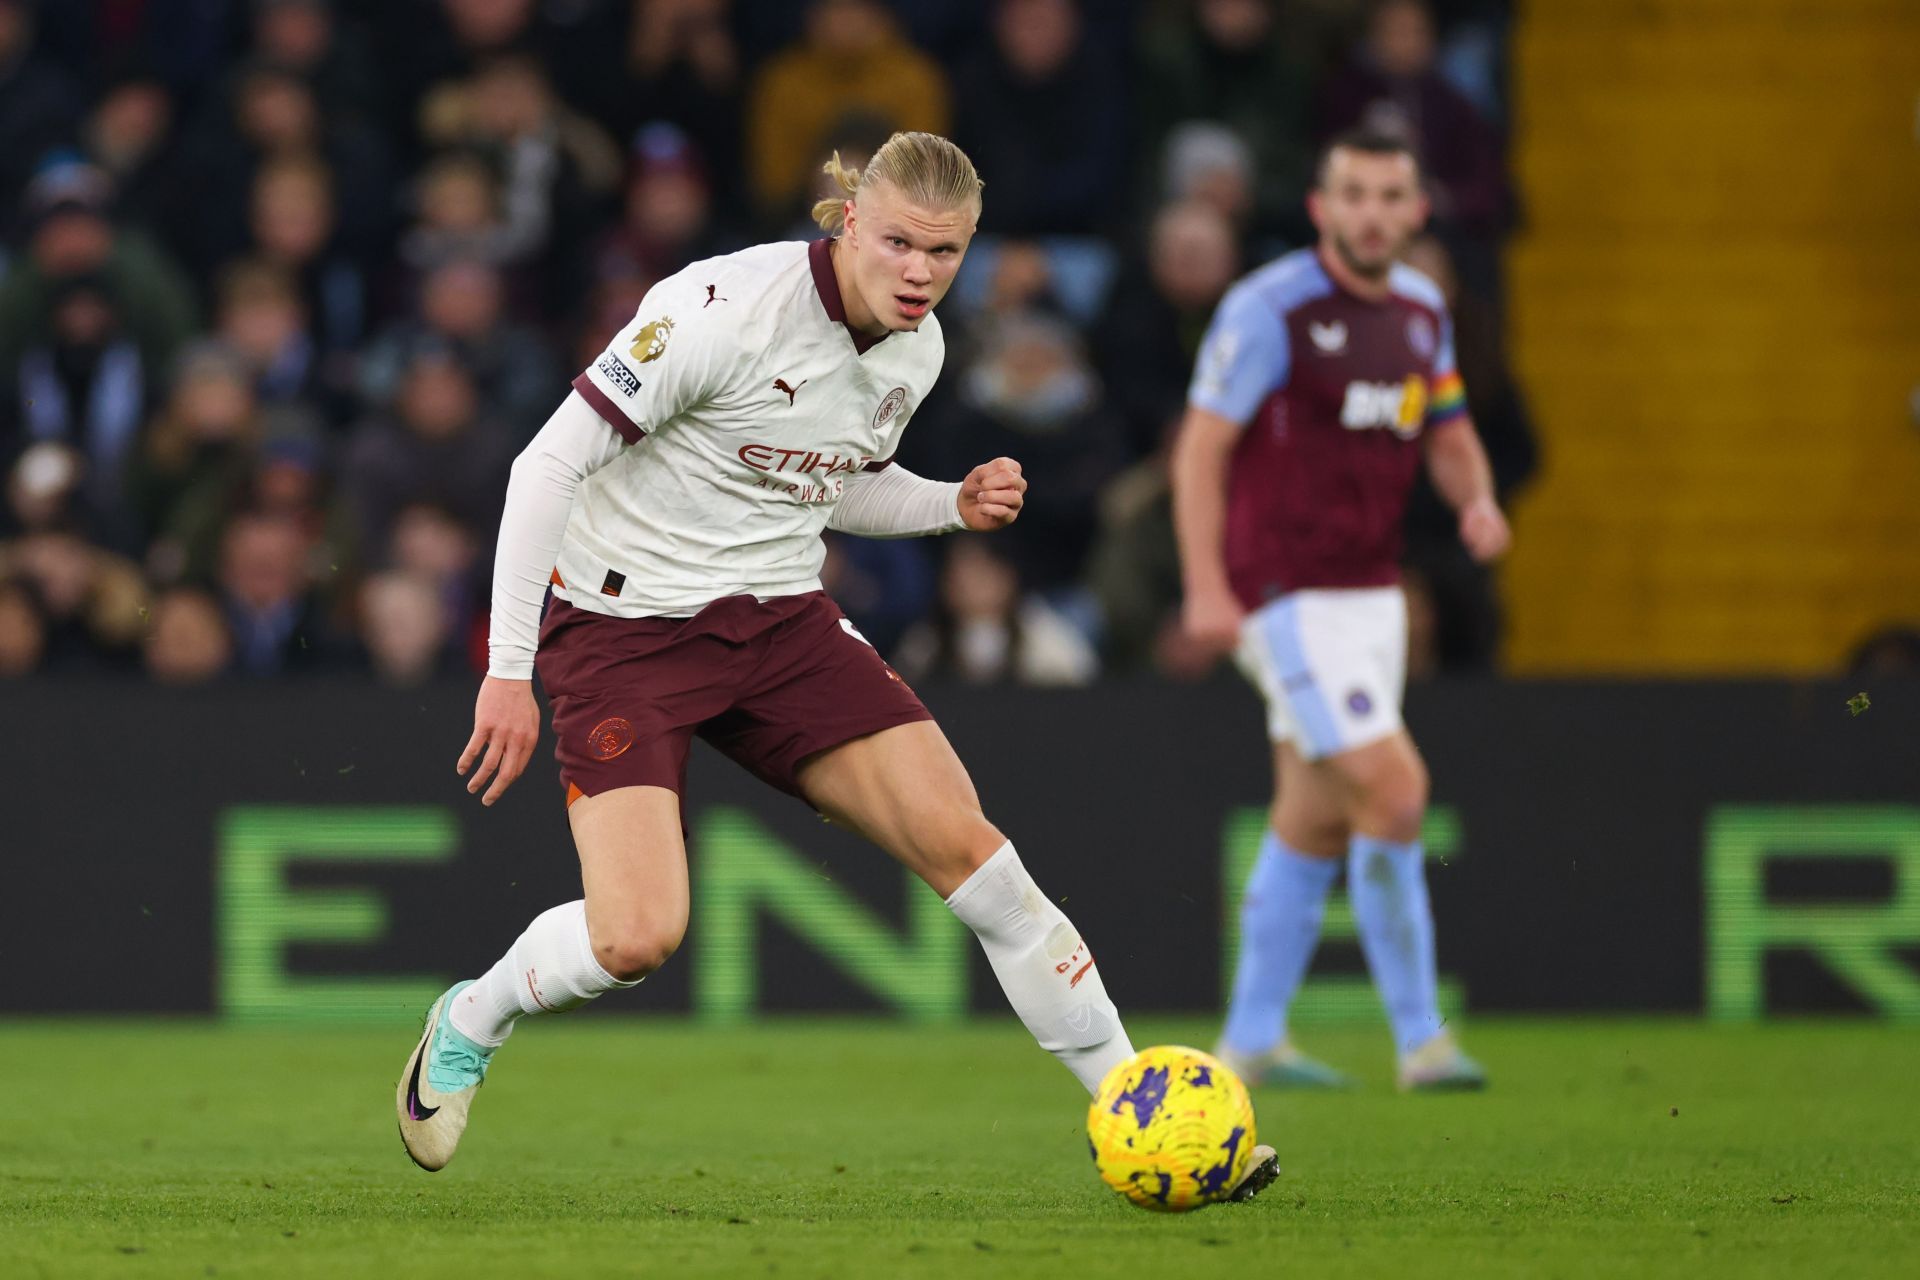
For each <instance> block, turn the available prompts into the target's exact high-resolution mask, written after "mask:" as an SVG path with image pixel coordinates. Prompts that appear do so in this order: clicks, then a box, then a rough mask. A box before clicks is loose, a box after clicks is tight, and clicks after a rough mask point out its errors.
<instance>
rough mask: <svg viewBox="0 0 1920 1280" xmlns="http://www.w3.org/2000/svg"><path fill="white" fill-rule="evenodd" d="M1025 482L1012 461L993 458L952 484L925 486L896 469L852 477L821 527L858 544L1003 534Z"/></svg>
mask: <svg viewBox="0 0 1920 1280" xmlns="http://www.w3.org/2000/svg"><path fill="white" fill-rule="evenodd" d="M1026 492H1027V480H1026V477H1025V476H1023V475H1021V474H1020V464H1019V463H1017V462H1015V461H1014V460H1013V459H1012V458H995V459H994V460H993V461H992V462H988V463H983V464H982V465H980V466H977V467H975V468H974V469H973V470H972V471H970V472H968V473H967V478H966V479H965V480H962V481H960V482H959V483H958V484H953V483H950V482H943V481H940V480H928V479H926V478H925V477H923V476H917V475H915V474H913V472H911V471H909V470H907V469H906V468H905V467H902V466H894V465H889V466H886V467H884V468H882V469H880V470H878V471H870V472H860V473H856V475H855V476H853V477H852V478H851V479H849V481H848V483H847V491H846V492H845V493H844V494H842V495H841V497H840V501H839V502H837V503H835V504H834V509H833V514H832V515H830V516H828V517H827V527H828V528H830V529H836V530H838V531H839V532H841V533H851V534H857V535H858V536H860V537H863V538H917V537H921V536H923V535H925V534H932V533H957V532H959V531H960V530H962V529H972V530H974V531H976V532H979V533H986V532H990V531H991V530H994V529H1004V528H1006V527H1007V526H1008V525H1010V524H1012V523H1013V522H1014V521H1015V520H1017V519H1019V517H1020V507H1021V505H1022V503H1024V502H1025V500H1026Z"/></svg>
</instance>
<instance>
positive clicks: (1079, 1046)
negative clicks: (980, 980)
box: [947, 844, 1133, 1089]
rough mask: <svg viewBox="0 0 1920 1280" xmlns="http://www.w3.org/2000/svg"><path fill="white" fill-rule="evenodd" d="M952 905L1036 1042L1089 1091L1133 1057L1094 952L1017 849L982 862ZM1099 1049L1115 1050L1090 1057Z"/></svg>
mask: <svg viewBox="0 0 1920 1280" xmlns="http://www.w3.org/2000/svg"><path fill="white" fill-rule="evenodd" d="M947 906H949V907H950V908H952V909H953V913H954V914H955V915H956V916H959V917H960V919H961V920H962V921H964V922H965V923H966V925H967V927H968V928H970V929H972V930H973V932H974V934H975V936H977V937H978V938H979V939H980V945H981V947H982V948H983V949H985V951H986V953H987V960H988V961H989V962H990V963H991V964H992V965H993V973H994V976H995V977H997V978H998V979H1000V986H1001V989H1002V990H1004V991H1005V992H1006V993H1007V1000H1008V1002H1009V1003H1011V1004H1012V1005H1013V1010H1014V1012H1015V1013H1017V1014H1019V1015H1020V1021H1022V1022H1024V1023H1025V1024H1026V1026H1027V1030H1028V1031H1031V1032H1032V1033H1033V1038H1034V1039H1035V1040H1037V1041H1039V1042H1040V1047H1041V1048H1043V1049H1045V1050H1047V1051H1048V1052H1049V1053H1052V1054H1053V1055H1054V1056H1055V1057H1058V1058H1059V1059H1060V1060H1061V1061H1062V1062H1064V1063H1065V1064H1066V1065H1067V1067H1068V1068H1069V1069H1070V1070H1072V1071H1073V1073H1074V1074H1075V1075H1077V1076H1079V1077H1080V1079H1081V1082H1082V1083H1083V1084H1086V1085H1087V1087H1088V1088H1089V1089H1092V1088H1094V1087H1096V1086H1097V1085H1098V1084H1099V1081H1100V1077H1101V1076H1102V1075H1104V1074H1105V1068H1106V1067H1107V1066H1110V1065H1112V1063H1113V1062H1118V1061H1120V1060H1121V1059H1123V1058H1127V1057H1130V1056H1131V1055H1132V1053H1133V1049H1132V1046H1131V1045H1130V1044H1128V1042H1127V1037H1126V1032H1125V1031H1124V1029H1123V1028H1122V1027H1121V1025H1120V1012H1119V1010H1118V1009H1116V1008H1114V1005H1113V1001H1112V1000H1111V999H1110V998H1108V996H1107V988H1106V984H1105V983H1103V982H1101V981H1100V970H1099V969H1098V968H1097V967H1096V966H1095V965H1094V962H1093V953H1092V952H1091V951H1090V950H1088V948H1087V944H1086V943H1085V942H1084V941H1082V939H1081V937H1080V931H1079V930H1078V929H1075V928H1074V927H1073V922H1072V921H1070V920H1068V919H1067V917H1066V915H1065V914H1064V913H1063V912H1062V911H1061V910H1060V908H1059V907H1057V906H1055V905H1054V904H1053V903H1052V902H1050V901H1048V900H1047V898H1046V896H1045V895H1044V894H1042V893H1041V892H1040V889H1039V886H1037V885H1035V884H1034V882H1033V877H1031V876H1029V875H1028V874H1027V870H1026V868H1025V867H1024V866H1022V865H1021V863H1020V855H1019V854H1017V853H1015V852H1014V848H1013V845H1012V844H1005V845H1002V846H1001V847H1000V849H999V851H998V852H996V853H995V854H994V855H993V856H992V857H991V858H989V859H987V861H986V862H984V863H983V864H981V866H980V869H979V870H977V871H975V872H974V873H973V875H971V876H969V877H968V878H967V882H966V883H965V884H963V885H961V886H960V887H959V888H958V889H956V890H955V891H954V893H953V896H952V897H950V898H948V899H947ZM1094 1049H1109V1050H1111V1052H1100V1053H1097V1054H1092V1055H1089V1054H1088V1053H1087V1052H1086V1051H1087V1050H1094ZM1109 1059H1111V1061H1109ZM1090 1074H1091V1079H1089V1075H1090Z"/></svg>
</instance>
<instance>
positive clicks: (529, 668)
mask: <svg viewBox="0 0 1920 1280" xmlns="http://www.w3.org/2000/svg"><path fill="white" fill-rule="evenodd" d="M621 445H622V438H621V436H620V435H619V434H618V433H617V432H616V431H615V430H614V429H613V428H612V427H611V426H610V425H608V423H607V422H606V420H605V419H604V418H602V417H601V415H600V414H599V412H597V411H596V410H595V409H594V408H593V406H592V405H590V404H589V403H587V401H586V399H585V398H584V397H583V396H582V395H581V394H580V393H579V392H578V391H574V392H571V393H569V394H568V396H567V398H566V399H565V400H564V401H562V402H561V405H560V407H559V408H558V409H556V410H554V412H553V416H552V417H550V418H548V419H547V424H546V425H545V426H544V427H541V428H540V432H539V434H538V435H536V436H534V438H533V440H532V441H531V442H530V443H529V444H528V445H527V447H526V448H525V449H524V450H523V451H522V452H521V454H520V456H519V457H518V458H515V459H514V461H513V472H512V475H511V478H510V479H508V481H507V501H506V506H505V509H504V510H503V511H502V513H501V516H500V538H499V543H498V546H497V548H496V550H495V552H494V559H493V611H492V614H491V615H490V617H489V620H488V628H487V631H488V634H487V676H486V679H484V680H482V681H481V682H480V695H479V697H478V698H477V699H476V700H475V701H474V705H473V736H472V737H471V738H469V739H468V740H467V747H466V750H464V751H462V752H461V753H460V762H459V764H458V765H457V766H456V770H457V772H458V773H459V774H460V776H462V777H466V776H467V772H468V770H470V769H473V765H474V762H475V761H476V760H478V761H479V763H480V767H479V768H478V769H477V770H474V771H473V776H472V777H471V778H470V779H469V780H468V782H467V791H468V792H469V793H472V792H475V791H478V790H479V789H480V788H481V787H483V786H487V780H488V778H489V777H491V778H492V779H493V785H492V786H489V787H487V793H486V795H484V796H482V797H481V799H480V803H482V804H484V805H491V804H492V803H493V802H494V801H495V800H498V799H499V798H500V797H501V795H503V794H504V793H505V792H506V789H507V788H508V787H510V786H512V785H513V783H514V780H515V779H517V778H518V777H519V776H520V774H521V773H522V771H524V770H525V769H526V767H527V761H528V760H530V759H532V758H533V748H534V746H535V744H536V743H538V742H539V740H540V708H539V706H538V705H537V704H536V703H535V702H534V699H533V653H534V648H535V646H536V645H537V644H538V643H539V636H540V606H541V604H542V602H543V601H544V600H545V598H546V593H547V582H548V580H549V579H550V578H551V577H552V575H553V567H554V565H555V564H556V563H557V562H558V561H559V559H560V542H561V539H562V538H563V537H565V535H566V531H567V517H568V516H569V515H571V514H572V512H573V499H574V495H575V494H577V493H578V492H579V491H580V485H581V482H582V481H584V480H585V479H586V478H587V477H588V476H590V475H592V474H593V473H594V472H595V471H598V470H599V469H600V468H601V467H604V466H606V465H607V463H609V462H612V461H613V460H614V458H616V457H618V456H619V453H620V449H621Z"/></svg>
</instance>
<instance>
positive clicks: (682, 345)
mask: <svg viewBox="0 0 1920 1280" xmlns="http://www.w3.org/2000/svg"><path fill="white" fill-rule="evenodd" d="M688 288H689V286H688V285H687V283H686V282H685V281H684V280H682V279H681V277H679V276H674V277H670V278H669V279H667V280H663V281H661V282H660V284H658V285H656V286H655V287H654V288H653V289H652V290H650V291H649V292H648V294H647V297H646V301H644V302H642V303H641V304H640V310H639V311H638V312H637V313H635V315H634V318H633V319H632V320H631V321H630V322H629V323H628V324H627V326H626V328H624V329H622V330H621V331H620V332H619V333H617V334H615V335H614V337H613V341H612V342H610V343H608V344H607V349H606V351H605V352H603V353H602V354H601V356H600V357H599V359H597V360H595V361H594V363H593V364H592V366H591V367H589V368H588V369H587V371H586V372H585V373H583V374H582V375H581V376H580V377H579V378H577V379H575V381H574V387H575V390H574V391H573V392H572V393H571V394H569V395H568V396H567V398H566V400H565V401H563V402H562V403H561V405H560V407H559V408H558V409H556V410H555V411H554V414H553V416H552V417H551V418H549V419H547V424H546V425H545V426H544V427H542V428H541V429H540V432H539V434H537V435H536V436H534V438H533V440H532V442H531V443H529V444H528V445H527V447H526V449H525V450H524V451H523V452H522V453H521V454H520V456H519V457H518V458H516V459H515V460H514V464H513V473H512V478H511V479H510V480H509V481H508V483H507V500H506V505H505V509H504V510H503V512H502V513H501V517H500V537H499V541H498V544H497V549H496V550H495V552H494V562H493V611H492V614H491V617H490V618H489V625H488V636H487V651H488V659H487V676H486V679H485V680H483V681H481V683H480V694H479V697H478V698H477V699H476V700H475V702H474V708H473V736H472V737H471V738H469V739H468V740H467V746H466V750H464V751H462V752H461V753H460V760H459V763H458V765H457V766H456V768H457V771H458V772H459V774H460V776H462V777H466V778H467V791H468V792H469V793H473V792H477V791H479V790H480V789H481V788H482V787H486V788H487V790H486V794H485V795H483V796H482V797H481V800H480V802H481V803H482V804H485V805H491V804H492V803H493V802H494V801H495V800H498V799H499V798H500V797H501V795H503V794H504V793H505V792H506V789H507V788H508V787H510V786H512V785H513V783H514V780H515V779H517V778H518V777H519V776H520V774H521V773H522V771H524V770H525V769H526V767H527V761H528V760H530V759H532V757H533V748H534V746H535V744H536V743H537V742H538V741H539V738H540V711H539V707H538V705H537V704H536V703H535V702H534V698H533V656H534V649H535V647H536V646H537V644H538V643H539V636H540V606H541V604H542V602H543V601H544V600H545V598H546V591H547V583H548V581H549V579H550V578H551V577H552V575H553V571H554V566H555V565H556V564H557V563H558V562H559V559H560V543H561V541H562V539H563V538H564V537H565V536H566V531H567V519H568V517H569V516H570V515H571V514H572V512H573V499H574V495H575V494H577V493H578V492H579V490H580V485H581V484H582V483H583V482H584V481H585V480H586V478H587V477H588V476H589V475H592V474H593V473H594V472H595V471H598V470H599V469H600V468H601V467H604V466H606V465H607V464H608V463H609V462H612V461H613V460H614V459H615V458H616V457H618V456H619V454H620V450H621V449H622V448H623V447H624V446H625V445H629V444H637V443H639V442H640V440H642V439H643V438H645V437H646V436H647V435H648V434H650V433H652V432H654V431H658V430H660V429H661V428H663V427H665V426H667V425H668V424H669V423H670V422H672V420H673V419H674V418H675V417H677V416H679V415H680V414H681V413H684V412H685V411H686V410H688V409H690V408H692V407H693V406H694V405H696V404H698V403H700V402H701V401H703V400H705V399H706V398H707V397H708V396H709V395H710V394H712V392H713V391H714V390H715V389H716V386H717V384H718V383H719V382H720V381H721V380H722V379H723V378H724V376H725V372H726V368H727V365H728V361H727V359H726V353H727V352H728V351H729V350H730V349H731V348H730V347H729V345H728V341H727V335H726V333H725V330H724V324H723V322H720V321H717V320H715V319H714V318H713V317H711V316H707V317H702V316H700V315H699V312H700V310H701V308H699V307H698V306H696V305H695V303H696V302H697V299H694V298H692V297H690V296H688V295H687V294H686V290H687V289H688ZM676 316H678V317H680V320H679V322H677V323H676V320H675V317H676ZM476 762H478V768H475V764H476ZM470 770H471V771H472V776H471V777H468V773H469V771H470ZM489 779H491V780H492V785H490V786H489V785H488V780H489Z"/></svg>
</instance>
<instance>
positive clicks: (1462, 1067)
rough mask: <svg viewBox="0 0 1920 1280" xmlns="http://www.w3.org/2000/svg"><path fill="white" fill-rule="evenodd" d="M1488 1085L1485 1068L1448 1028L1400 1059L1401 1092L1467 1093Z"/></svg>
mask: <svg viewBox="0 0 1920 1280" xmlns="http://www.w3.org/2000/svg"><path fill="white" fill-rule="evenodd" d="M1486 1087H1487V1072H1486V1068H1484V1067H1482V1066H1481V1065H1480V1064H1479V1063H1477V1062H1475V1061H1474V1060H1473V1059H1472V1058H1469V1057H1468V1056H1467V1055H1466V1054H1465V1053H1464V1052H1463V1051H1462V1050H1461V1048H1460V1046H1459V1044H1457V1043H1456V1042H1455V1041H1454V1038H1453V1032H1451V1031H1448V1030H1446V1029H1445V1028H1442V1029H1441V1030H1440V1031H1439V1032H1438V1033H1437V1034H1436V1035H1434V1036H1433V1037H1432V1038H1431V1039H1429V1040H1428V1041H1427V1042H1426V1043H1425V1044H1423V1045H1421V1046H1420V1047H1419V1048H1418V1049H1415V1050H1414V1051H1413V1052H1412V1053H1409V1054H1407V1055H1406V1056H1405V1057H1403V1058H1401V1059H1400V1091H1401V1092H1402V1093H1467V1092H1471V1091H1473V1090H1476V1089H1484V1088H1486Z"/></svg>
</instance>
